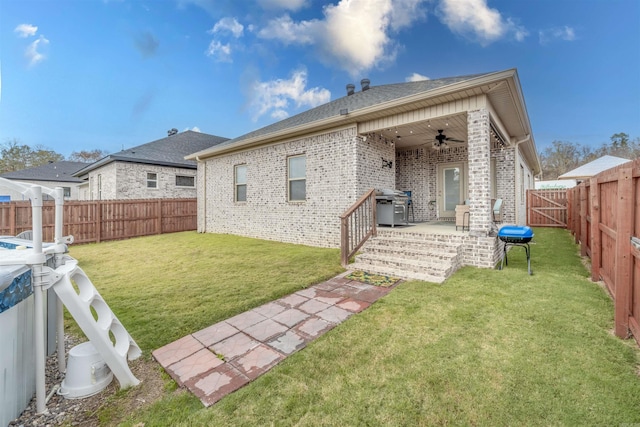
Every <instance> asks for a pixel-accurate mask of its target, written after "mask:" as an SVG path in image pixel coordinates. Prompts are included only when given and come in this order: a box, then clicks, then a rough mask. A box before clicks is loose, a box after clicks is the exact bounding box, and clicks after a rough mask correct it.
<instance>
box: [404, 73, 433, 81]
mask: <svg viewBox="0 0 640 427" xmlns="http://www.w3.org/2000/svg"><path fill="white" fill-rule="evenodd" d="M421 80H431V79H430V78H429V77H427V76H423V75H422V74H418V73H413V74H411V75H410V76H409V77H407V78H405V79H404V81H405V82H419V81H421Z"/></svg>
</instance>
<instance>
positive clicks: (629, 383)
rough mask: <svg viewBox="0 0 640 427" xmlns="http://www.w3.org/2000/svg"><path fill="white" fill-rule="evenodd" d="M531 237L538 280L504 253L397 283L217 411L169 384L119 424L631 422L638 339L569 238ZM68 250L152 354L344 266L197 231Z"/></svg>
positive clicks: (305, 252) (520, 256)
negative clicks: (501, 260) (623, 334)
mask: <svg viewBox="0 0 640 427" xmlns="http://www.w3.org/2000/svg"><path fill="white" fill-rule="evenodd" d="M535 233H536V237H535V242H536V243H535V244H534V245H532V268H533V271H534V275H533V276H528V275H527V273H526V262H525V257H524V251H523V250H522V249H520V248H514V250H513V251H512V252H511V253H510V257H509V266H508V267H506V268H505V270H503V271H498V270H486V269H476V268H469V267H468V268H463V269H462V270H460V271H459V272H457V273H456V274H455V275H454V276H453V277H452V278H450V279H449V280H447V281H446V282H445V283H444V284H442V285H437V284H432V283H426V282H417V281H413V282H407V283H403V284H401V285H400V286H398V287H397V288H396V289H394V290H393V291H392V292H391V293H390V294H389V295H388V296H387V297H385V298H383V299H381V300H379V301H378V302H377V303H376V304H374V305H373V306H372V307H370V308H369V309H368V310H366V311H364V312H363V313H360V314H358V315H357V316H354V317H352V318H351V319H349V320H348V321H347V322H345V323H343V324H341V325H339V326H338V327H336V328H335V329H333V330H332V331H330V332H329V333H327V334H325V335H324V336H322V337H321V338H320V339H318V340H316V341H315V342H313V343H312V344H310V345H308V346H307V348H306V349H304V350H302V351H300V352H298V353H296V354H294V355H292V356H290V357H288V358H287V359H286V360H284V361H283V362H282V363H280V364H279V365H278V366H276V367H275V368H273V369H272V370H271V371H269V372H268V373H267V374H265V375H263V376H262V377H260V378H258V379H257V380H256V381H254V382H253V383H251V384H249V385H247V386H246V387H244V388H242V389H240V390H239V391H237V392H236V393H234V394H232V395H229V396H227V397H226V398H224V399H223V400H221V401H220V402H218V403H217V404H215V405H214V406H212V407H210V408H204V407H202V405H201V404H200V402H199V401H198V400H197V399H195V398H194V397H193V396H191V395H190V394H188V393H184V392H181V391H180V390H175V387H167V388H166V390H165V391H164V394H163V398H162V399H161V400H159V401H158V402H156V403H154V404H153V405H151V406H150V407H148V408H146V409H145V410H143V411H141V412H136V413H132V414H130V415H128V417H127V418H126V421H125V422H124V425H132V426H134V425H142V424H140V423H144V425H147V426H151V425H154V426H155V425H172V426H173V425H176V426H181V425H182V426H200V425H247V426H253V425H298V426H316V425H428V426H431V425H451V424H453V425H488V426H495V425H505V426H506V425H509V426H512V425H571V426H573V425H619V424H624V423H640V405H638V396H640V379H639V378H638V375H637V372H638V365H639V362H640V353H639V351H638V349H637V347H636V345H635V342H633V341H622V340H619V339H618V338H616V337H614V336H613V334H612V332H611V329H612V326H613V304H612V301H611V300H610V298H609V297H608V296H607V294H606V293H605V291H604V290H602V288H600V287H599V286H598V285H597V284H594V283H591V282H590V281H589V280H588V278H587V276H588V275H587V272H586V270H585V269H584V267H583V266H582V263H581V260H580V257H579V256H578V254H577V249H576V246H575V245H574V244H573V242H572V238H571V237H570V236H569V234H568V233H567V232H566V231H564V230H554V229H536V230H535ZM132 246H133V247H135V248H136V250H137V251H140V252H139V255H134V254H135V253H137V252H131V253H130V255H126V256H125V257H123V256H122V255H121V254H120V252H121V251H125V252H126V251H128V250H129V248H130V247H132ZM132 250H133V249H132ZM170 252H175V253H170ZM72 255H73V256H75V257H77V258H78V259H79V260H80V263H81V266H82V267H83V268H84V269H85V271H87V272H88V274H89V276H90V277H91V278H92V279H93V280H94V283H96V285H97V286H98V288H99V290H100V292H101V293H102V295H103V296H104V297H105V299H106V300H107V302H108V303H109V304H110V306H111V307H112V308H113V309H114V311H115V312H116V313H117V314H118V317H119V318H120V320H121V321H122V322H123V324H124V325H125V327H127V329H128V330H129V332H130V333H131V335H132V336H133V337H134V338H135V339H136V340H137V341H138V343H139V344H140V345H141V346H142V347H143V350H144V351H145V352H146V353H147V354H148V352H149V351H150V350H153V349H155V348H157V347H159V346H161V345H163V344H166V343H167V342H170V341H172V340H175V339H177V338H180V337H181V336H183V335H185V334H186V333H189V332H193V331H195V330H198V329H201V328H202V327H204V326H207V325H210V324H212V323H214V322H216V321H218V320H221V319H223V318H226V317H229V316H231V315H233V314H235V313H237V312H240V311H243V310H246V309H247V308H250V307H253V306H256V305H259V304H261V303H263V302H265V301H268V300H270V299H274V298H276V297H278V296H280V295H283V294H286V293H288V292H292V291H294V290H296V289H299V288H301V287H304V286H307V285H309V284H310V283H314V282H317V281H319V280H322V279H323V278H326V277H329V276H332V275H335V274H336V273H337V272H339V271H340V266H339V262H338V254H337V252H336V251H332V250H326V249H325V250H323V249H314V248H308V247H302V246H295V245H283V244H278V243H273V242H265V241H259V240H252V239H243V238H238V237H232V236H220V235H197V234H195V233H181V234H176V235H165V236H159V237H151V238H143V239H134V240H129V241H126V242H115V243H105V244H100V245H88V246H78V247H75V248H73V251H72ZM176 258H177V259H176ZM169 259H173V261H172V262H169V261H168V260H169ZM127 260H134V262H133V263H129V262H126V261H127ZM129 264H133V265H129ZM257 288H259V289H257ZM168 383H170V381H168ZM126 398H127V393H126V392H125V393H120V394H119V395H118V397H117V398H116V399H113V401H112V402H111V403H110V404H109V405H110V406H111V407H112V408H111V411H112V412H111V413H113V407H115V408H117V407H118V405H121V404H122V402H123V401H124V400H126ZM105 413H109V411H108V410H106V412H105ZM102 419H103V420H104V422H105V424H108V423H109V422H110V421H109V418H108V416H107V417H106V419H105V417H103V418H102ZM111 422H113V421H111Z"/></svg>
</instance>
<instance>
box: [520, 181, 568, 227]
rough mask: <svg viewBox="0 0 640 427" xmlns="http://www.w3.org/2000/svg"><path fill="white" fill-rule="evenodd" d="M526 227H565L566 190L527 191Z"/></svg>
mask: <svg viewBox="0 0 640 427" xmlns="http://www.w3.org/2000/svg"><path fill="white" fill-rule="evenodd" d="M527 225H529V226H530V227H562V228H566V227H567V190H566V189H564V188H563V189H558V190H527Z"/></svg>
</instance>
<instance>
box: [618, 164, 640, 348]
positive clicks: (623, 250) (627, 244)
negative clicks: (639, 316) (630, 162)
mask: <svg viewBox="0 0 640 427" xmlns="http://www.w3.org/2000/svg"><path fill="white" fill-rule="evenodd" d="M617 209H618V210H617V212H616V214H617V228H618V229H617V230H616V272H615V290H616V294H615V315H614V319H615V333H616V336H618V337H620V338H627V337H628V336H629V314H630V313H631V310H630V305H631V286H632V283H631V277H632V275H631V265H632V263H631V227H632V225H633V222H632V219H633V218H635V213H634V212H633V174H632V169H631V166H623V167H622V168H620V170H619V171H618V207H617Z"/></svg>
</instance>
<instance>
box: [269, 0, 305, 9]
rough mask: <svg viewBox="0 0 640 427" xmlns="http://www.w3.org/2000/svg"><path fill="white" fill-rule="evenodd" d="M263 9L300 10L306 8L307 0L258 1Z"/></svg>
mask: <svg viewBox="0 0 640 427" xmlns="http://www.w3.org/2000/svg"><path fill="white" fill-rule="evenodd" d="M258 3H260V6H262V8H263V9H284V10H292V11H296V10H300V9H302V8H303V7H306V6H307V0H258Z"/></svg>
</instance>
